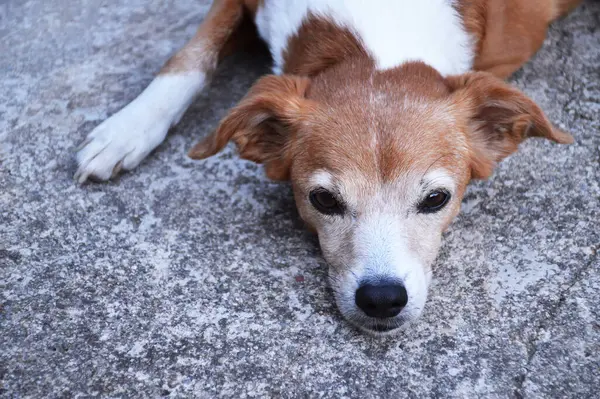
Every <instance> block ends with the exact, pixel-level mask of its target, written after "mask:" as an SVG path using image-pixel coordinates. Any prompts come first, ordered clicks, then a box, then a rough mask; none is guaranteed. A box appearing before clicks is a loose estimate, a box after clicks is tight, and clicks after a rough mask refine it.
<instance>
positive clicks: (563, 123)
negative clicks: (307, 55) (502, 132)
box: [0, 0, 600, 398]
mask: <svg viewBox="0 0 600 399" xmlns="http://www.w3.org/2000/svg"><path fill="white" fill-rule="evenodd" d="M207 9H208V0H203V1H196V0H168V1H167V0H165V1H146V0H127V1H125V0H81V1H68V0H35V1H4V2H1V3H0V140H1V145H2V149H1V150H0V151H1V152H0V156H1V164H0V301H1V302H0V395H1V396H4V397H40V398H41V397H73V396H82V397H89V396H102V397H158V396H171V397H183V396H193V397H207V398H209V397H210V398H212V397H234V398H243V397H299V398H304V397H306V398H313V397H336V398H337V397H356V398H370V397H374V398H375V397H379V398H380V397H390V398H402V397H412V398H423V397H467V398H475V397H485V398H495V397H498V398H505V397H517V398H520V397H530V398H540V397H573V398H575V397H576V398H585V397H598V396H597V395H598V392H599V391H600V310H599V309H600V260H599V258H598V251H599V250H600V229H599V228H598V223H599V221H600V186H599V180H600V165H599V162H600V133H599V130H600V126H599V119H600V118H599V117H600V30H599V29H600V3H599V2H597V1H588V2H586V3H585V4H584V5H583V6H581V7H580V8H579V9H578V10H577V11H576V12H575V13H574V14H572V15H570V16H569V17H567V18H566V19H563V20H562V21H559V22H557V23H556V24H554V25H553V26H552V28H551V30H550V33H549V36H548V39H547V41H546V44H545V46H544V48H543V49H542V50H541V51H540V53H539V54H538V55H537V56H536V57H535V58H534V59H533V60H532V61H531V62H530V63H529V64H527V66H526V67H525V68H524V69H523V70H522V71H519V72H518V73H517V74H516V76H515V78H514V79H513V81H514V83H515V84H517V85H518V86H519V87H520V88H522V89H523V90H524V91H525V92H527V93H528V94H529V95H530V96H532V97H533V98H534V99H535V100H536V101H537V102H538V103H539V104H540V105H541V106H542V107H543V108H544V109H545V110H546V111H547V113H548V115H549V116H550V118H551V119H552V120H553V121H554V122H555V123H556V124H557V125H558V126H560V127H562V128H564V129H566V130H568V131H570V132H571V133H573V135H574V136H575V138H576V141H577V142H576V144H574V145H571V146H559V145H554V144H552V143H549V142H544V141H541V140H530V141H528V142H527V143H526V144H524V145H523V146H522V148H521V151H520V152H519V153H518V154H516V155H514V156H512V157H510V158H509V159H508V160H507V161H506V162H504V163H503V164H502V165H501V166H500V167H499V168H498V170H497V172H496V173H495V174H494V176H493V177H492V178H491V179H490V180H489V181H485V182H478V183H475V184H473V185H472V186H471V187H470V189H469V191H468V194H467V196H466V198H465V201H464V205H463V212H462V214H461V215H460V216H459V217H458V219H457V220H456V222H455V223H454V224H453V225H452V227H451V229H450V231H449V232H448V233H447V234H446V235H445V243H444V246H443V248H442V252H441V254H440V257H439V259H438V261H437V263H436V266H435V272H434V273H435V280H434V285H433V287H432V290H431V295H430V299H429V302H428V306H427V308H426V312H425V314H424V316H423V317H422V318H421V319H420V321H419V322H418V323H417V324H415V325H413V326H412V327H411V328H410V329H409V330H408V331H406V332H405V333H402V334H400V335H399V336H397V337H395V338H385V339H376V338H372V337H369V336H365V335H362V334H360V333H358V332H357V331H356V330H354V329H353V328H352V327H350V326H349V325H348V324H347V323H346V322H345V321H344V320H343V319H342V318H341V317H340V315H339V313H338V311H337V309H336V307H335V305H334V302H333V296H332V293H331V292H330V289H329V288H328V286H327V267H326V265H325V263H324V262H323V260H322V259H321V257H320V253H319V250H318V247H317V242H316V239H315V238H314V237H313V236H311V235H310V234H309V233H307V232H305V231H304V230H303V227H302V223H301V222H300V221H299V220H298V217H297V214H296V211H295V210H294V202H293V198H292V195H291V190H290V187H289V186H288V185H287V184H282V183H272V182H269V181H268V180H267V179H266V178H265V177H264V175H263V172H262V170H261V168H260V167H258V166H256V165H254V164H251V163H248V162H244V161H241V160H239V159H238V158H237V157H236V156H235V154H234V152H233V151H232V149H231V148H229V149H228V150H227V151H226V152H224V153H222V154H220V155H219V156H217V157H215V158H213V159H209V160H207V161H203V162H195V161H191V160H189V159H187V158H186V157H185V153H186V150H187V149H188V148H190V146H191V145H192V144H193V143H194V142H195V141H196V140H197V139H198V138H200V137H202V136H204V135H206V134H208V132H209V131H210V130H211V129H213V128H214V127H215V126H216V124H217V122H218V120H219V119H220V118H221V117H222V116H223V115H224V114H225V113H226V111H227V110H228V108H230V107H231V106H232V105H233V104H234V103H235V102H236V101H237V100H238V99H239V98H240V97H241V96H242V95H243V94H244V93H245V91H246V90H247V88H248V87H249V85H250V84H251V83H252V82H253V80H255V79H256V78H257V77H258V76H259V75H260V74H262V73H265V71H267V67H268V64H269V59H268V57H267V56H266V55H265V54H261V55H256V54H252V55H251V54H245V55H244V54H242V55H238V56H235V57H234V58H232V59H229V60H228V61H227V62H226V64H225V65H224V66H223V68H221V69H220V71H219V73H218V76H216V79H215V81H214V83H213V84H212V85H211V87H210V88H209V89H208V90H206V91H205V92H204V94H203V95H202V96H201V97H200V98H199V99H198V101H196V103H195V104H194V105H193V107H192V109H191V111H190V112H188V113H187V114H186V116H185V118H184V120H183V122H182V123H181V124H180V125H179V126H178V127H177V128H176V129H174V131H173V132H172V134H171V135H170V137H169V138H168V140H167V142H166V143H165V144H164V145H162V146H161V147H160V148H159V149H158V150H157V151H156V152H155V153H153V154H152V155H151V156H150V157H149V158H148V159H147V160H146V161H145V162H144V163H143V164H142V165H141V166H140V167H139V168H138V169H137V170H136V171H135V172H133V173H128V174H126V175H123V176H122V177H121V178H120V179H118V180H117V181H115V182H111V183H108V184H89V185H85V186H83V187H80V186H78V185H77V184H75V182H74V181H73V180H72V176H73V173H74V172H75V164H74V160H73V151H74V149H75V146H76V145H77V144H78V143H79V142H80V141H81V140H82V139H83V138H84V137H85V135H86V134H87V133H88V132H89V131H90V130H91V129H92V128H93V127H94V126H96V125H98V124H99V123H100V122H101V121H102V120H103V119H104V118H106V117H107V116H109V115H111V114H112V113H114V112H115V111H117V110H118V109H120V108H121V107H122V106H124V105H125V104H126V103H127V102H128V101H130V100H132V99H133V98H134V97H135V96H136V95H137V94H139V93H140V92H141V90H142V89H143V88H144V87H145V85H147V84H148V83H149V82H150V80H151V79H152V76H153V73H155V72H156V71H157V70H158V69H159V68H160V66H161V65H162V63H163V62H164V61H165V60H166V59H167V58H168V57H169V55H170V54H172V53H173V52H174V51H175V50H176V49H177V48H178V47H180V46H181V45H182V44H183V43H184V42H185V41H186V39H187V38H189V37H190V36H191V35H192V34H193V32H194V31H195V28H196V27H197V25H198V24H199V22H200V21H201V20H202V18H203V16H204V15H205V13H206V11H207Z"/></svg>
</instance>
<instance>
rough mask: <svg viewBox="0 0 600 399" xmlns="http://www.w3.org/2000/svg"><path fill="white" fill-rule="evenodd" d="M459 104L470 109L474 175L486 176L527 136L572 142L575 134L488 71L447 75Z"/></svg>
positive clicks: (464, 108)
mask: <svg viewBox="0 0 600 399" xmlns="http://www.w3.org/2000/svg"><path fill="white" fill-rule="evenodd" d="M447 79H448V82H449V84H450V86H451V88H452V90H453V91H454V96H455V101H456V104H457V105H458V107H459V108H461V109H463V110H464V111H465V112H466V113H467V115H466V116H467V118H468V121H469V122H468V123H469V127H468V129H469V130H470V131H469V141H470V146H471V158H472V173H471V175H472V177H473V178H479V179H483V178H487V177H489V176H490V175H491V174H492V171H493V169H494V167H495V166H496V164H497V163H498V162H499V161H501V160H502V159H504V158H505V157H506V156H508V155H510V154H512V153H513V152H515V151H516V150H517V148H518V146H519V144H520V143H521V142H522V141H523V140H525V139H526V138H527V137H545V138H547V139H549V140H552V141H555V142H557V143H562V144H569V143H572V142H573V137H571V135H569V134H568V133H565V132H563V131H561V130H559V129H557V128H555V127H553V126H552V124H551V123H550V122H549V121H548V118H546V116H545V115H544V113H543V112H542V110H541V109H540V107H538V106H537V105H536V104H535V103H534V102H533V101H532V100H531V99H530V98H528V97H527V96H526V95H525V94H523V93H522V92H520V91H519V90H517V89H516V88H514V87H512V86H510V85H509V84H507V83H505V82H504V81H502V80H500V79H498V78H496V77H494V76H492V75H491V74H488V73H485V72H472V73H467V74H464V75H460V76H451V77H448V78H447Z"/></svg>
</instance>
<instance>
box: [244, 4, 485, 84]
mask: <svg viewBox="0 0 600 399" xmlns="http://www.w3.org/2000/svg"><path fill="white" fill-rule="evenodd" d="M309 13H311V14H313V15H317V16H320V17H323V18H327V19H328V20H330V21H331V22H333V23H335V24H336V25H338V26H340V27H344V28H348V29H349V30H350V31H352V32H354V33H355V34H356V35H357V37H358V38H359V39H360V40H361V41H362V43H363V44H364V46H365V48H366V49H367V51H369V52H370V54H371V55H372V56H373V58H374V59H375V62H376V63H377V67H378V69H381V70H385V69H389V68H393V67H396V66H398V65H401V64H403V63H404V62H407V61H423V62H425V63H426V64H428V65H430V66H432V67H433V68H435V69H437V70H438V71H439V72H440V73H441V74H442V75H451V74H459V73H465V72H468V71H469V70H470V69H471V66H472V63H473V55H474V54H473V53H474V48H473V43H474V42H473V40H472V38H471V37H470V36H469V34H468V33H467V32H466V31H465V29H464V27H463V24H462V20H461V18H460V16H459V15H458V13H457V12H456V10H455V9H454V7H453V0H368V1H367V0H285V1H283V0H265V1H264V4H263V5H262V6H261V7H260V8H259V10H258V12H257V14H256V19H255V22H256V25H257V27H258V31H259V33H260V35H261V37H262V38H263V39H264V40H265V41H266V42H267V43H268V44H269V47H270V49H271V53H272V55H273V59H274V66H273V71H274V72H275V73H281V70H282V68H283V52H284V51H285V48H286V46H287V43H288V40H289V38H290V37H291V36H292V35H294V34H295V33H296V32H297V31H298V29H299V28H300V26H301V24H302V21H303V20H304V19H305V18H306V16H307V15H308V14H309Z"/></svg>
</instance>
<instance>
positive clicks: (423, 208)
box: [419, 190, 450, 213]
mask: <svg viewBox="0 0 600 399" xmlns="http://www.w3.org/2000/svg"><path fill="white" fill-rule="evenodd" d="M449 199H450V193H448V192H447V191H445V190H437V191H432V192H430V193H429V194H427V196H426V197H425V198H424V199H423V200H422V201H421V203H420V204H419V212H421V213H433V212H437V211H439V210H440V209H442V208H443V207H444V206H445V205H446V204H447V203H448V200H449Z"/></svg>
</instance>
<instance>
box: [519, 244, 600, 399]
mask: <svg viewBox="0 0 600 399" xmlns="http://www.w3.org/2000/svg"><path fill="white" fill-rule="evenodd" d="M599 249H600V243H599V244H596V245H593V246H592V255H591V259H590V260H589V262H588V263H587V264H586V265H585V266H583V267H582V268H581V269H579V270H578V271H577V272H576V273H575V275H574V276H573V278H572V279H571V281H570V282H569V285H568V286H567V287H566V288H565V289H564V290H562V291H561V292H560V295H559V296H558V301H557V302H555V303H554V304H552V305H551V306H549V311H548V317H546V318H543V319H542V320H540V322H539V324H538V326H537V327H536V328H535V333H534V334H533V336H532V337H531V339H529V340H528V341H527V343H526V346H527V361H526V363H525V366H523V368H524V369H525V371H524V372H522V373H521V374H519V375H518V376H516V377H515V378H514V380H515V389H514V390H513V393H514V395H515V397H516V398H518V399H521V398H524V395H523V392H522V390H523V385H524V384H525V381H526V380H527V377H528V376H529V374H530V372H531V370H530V368H529V367H530V366H531V362H532V361H533V358H534V357H535V355H536V353H537V351H538V346H539V341H540V335H541V332H542V331H544V330H547V329H548V328H549V327H550V326H551V325H552V324H553V322H554V320H555V319H556V317H558V314H559V311H560V310H561V308H562V307H563V305H564V303H565V301H566V298H567V294H568V293H569V291H571V290H572V289H573V287H574V286H575V285H576V284H577V283H579V282H580V281H582V279H583V276H584V275H585V274H586V273H587V272H588V270H590V269H591V268H592V267H593V266H594V261H596V260H598V250H599Z"/></svg>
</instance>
